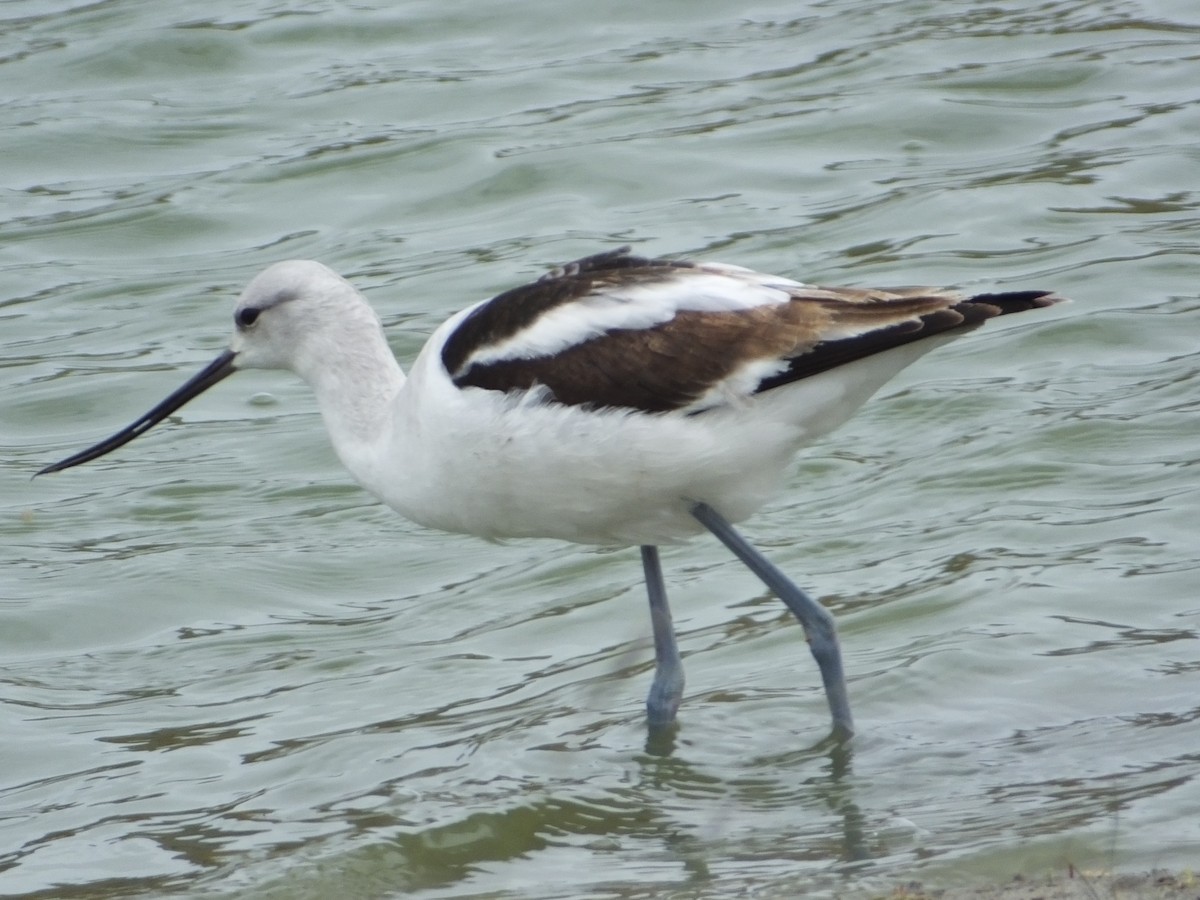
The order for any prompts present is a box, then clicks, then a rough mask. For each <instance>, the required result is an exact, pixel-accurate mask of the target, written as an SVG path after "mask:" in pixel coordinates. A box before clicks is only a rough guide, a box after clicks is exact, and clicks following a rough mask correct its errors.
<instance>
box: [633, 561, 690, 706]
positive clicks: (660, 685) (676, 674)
mask: <svg viewBox="0 0 1200 900" xmlns="http://www.w3.org/2000/svg"><path fill="white" fill-rule="evenodd" d="M642 568H643V569H644V570H645V572H646V590H647V592H648V593H649V594H650V624H651V626H652V627H653V628H654V683H653V684H651V685H650V696H649V697H647V698H646V719H647V721H649V723H650V727H651V728H665V727H666V726H668V725H670V724H671V723H672V722H674V721H675V713H676V711H677V710H678V709H679V701H680V699H682V697H683V661H682V660H681V659H680V658H679V647H678V646H677V645H676V644H675V626H674V625H673V624H672V622H671V608H670V607H669V606H668V605H667V588H666V585H665V584H664V583H663V574H662V564H661V563H659V561H658V548H657V547H652V546H649V545H646V546H643V547H642Z"/></svg>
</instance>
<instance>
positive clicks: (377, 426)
mask: <svg viewBox="0 0 1200 900" xmlns="http://www.w3.org/2000/svg"><path fill="white" fill-rule="evenodd" d="M355 331H356V333H355V334H354V335H353V338H354V340H353V341H351V342H347V343H345V344H338V343H329V344H326V345H325V348H326V349H330V348H332V347H342V348H345V349H344V350H342V351H341V352H339V353H337V354H336V356H334V357H333V358H332V359H331V358H328V357H326V358H325V359H323V360H321V361H320V364H319V365H312V366H306V367H305V369H306V370H307V371H302V372H300V374H301V377H303V378H304V380H305V381H307V382H308V383H309V385H310V386H311V387H312V389H313V391H314V393H316V395H317V406H318V407H319V408H320V410H321V416H322V418H323V419H324V420H325V428H326V430H327V431H328V432H329V438H330V440H331V441H332V443H333V449H334V451H335V452H336V453H337V455H338V458H339V459H340V460H341V461H342V464H343V465H344V466H345V467H346V468H347V469H348V470H349V471H350V474H351V475H353V476H354V477H355V479H356V480H357V481H358V482H359V483H360V484H362V485H363V486H364V487H366V488H368V490H373V489H374V488H373V484H375V483H377V477H378V473H377V470H378V469H379V467H380V463H381V462H382V456H383V454H384V451H385V449H386V446H387V444H388V441H389V438H390V436H391V434H392V430H393V417H394V415H395V398H396V396H397V394H399V392H400V390H401V389H402V388H403V387H404V383H405V377H404V372H403V371H402V370H401V368H400V364H399V363H398V362H396V357H395V356H394V355H393V353H392V351H391V348H390V347H388V345H387V341H386V340H384V337H383V332H382V331H381V330H380V329H379V328H378V326H376V327H375V328H370V329H361V328H360V329H355Z"/></svg>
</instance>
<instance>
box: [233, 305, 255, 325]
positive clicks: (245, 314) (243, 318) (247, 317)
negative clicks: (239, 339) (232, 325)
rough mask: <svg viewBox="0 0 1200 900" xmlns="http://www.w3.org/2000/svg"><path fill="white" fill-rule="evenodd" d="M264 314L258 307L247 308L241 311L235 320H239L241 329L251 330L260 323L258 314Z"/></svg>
mask: <svg viewBox="0 0 1200 900" xmlns="http://www.w3.org/2000/svg"><path fill="white" fill-rule="evenodd" d="M260 312H262V310H261V309H259V308H258V307H257V306H247V307H245V308H244V309H239V310H238V311H237V315H236V316H234V318H235V319H236V320H237V324H238V327H239V328H249V327H250V326H251V325H253V324H254V323H255V322H257V321H258V314H259V313H260Z"/></svg>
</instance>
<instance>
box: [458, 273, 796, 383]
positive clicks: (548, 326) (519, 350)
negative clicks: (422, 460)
mask: <svg viewBox="0 0 1200 900" xmlns="http://www.w3.org/2000/svg"><path fill="white" fill-rule="evenodd" d="M738 274H740V273H738ZM731 276H733V277H731ZM776 284H778V282H776ZM788 299H789V294H788V292H787V290H786V288H785V287H784V286H783V285H779V286H778V287H777V286H775V284H764V283H762V282H760V281H752V280H750V279H747V278H744V277H736V276H734V273H732V272H731V273H730V274H724V273H717V272H705V271H703V270H697V269H687V270H683V271H681V273H680V274H679V276H678V277H675V278H671V279H667V280H662V281H655V282H652V283H649V284H645V285H627V284H626V285H621V286H620V287H619V288H616V289H612V290H604V289H601V290H600V291H596V292H594V293H591V294H589V295H587V296H586V297H583V298H581V299H579V300H576V301H574V302H572V303H566V304H563V305H561V306H556V307H554V308H552V309H550V310H548V311H547V312H546V313H545V314H544V315H542V316H539V317H538V318H537V319H536V320H535V321H534V322H533V323H532V324H531V325H530V326H529V327H527V328H525V329H522V330H521V331H519V332H517V333H516V334H514V335H511V336H509V337H506V338H504V339H503V340H501V341H499V342H497V343H494V344H485V345H484V346H481V347H479V348H478V349H476V350H475V351H474V352H473V353H472V354H471V355H470V356H468V357H467V359H466V360H465V361H464V362H463V365H462V366H461V368H460V371H461V372H465V371H467V370H468V369H470V368H471V367H472V366H474V365H489V364H491V363H496V362H500V361H502V360H507V359H531V358H534V357H542V356H554V355H556V354H558V353H561V352H563V351H564V350H567V349H569V348H571V347H574V346H575V345H577V344H582V343H584V342H585V341H587V340H590V339H591V338H594V337H597V336H599V335H601V334H604V333H605V332H607V331H613V330H637V329H646V328H652V327H654V326H655V325H659V324H662V323H663V322H669V321H670V320H671V319H673V318H674V317H675V314H676V313H678V312H681V311H684V310H687V311H692V312H732V311H736V310H741V309H752V308H754V307H757V306H769V305H777V304H781V303H786V302H788Z"/></svg>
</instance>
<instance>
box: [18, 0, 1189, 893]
mask: <svg viewBox="0 0 1200 900" xmlns="http://www.w3.org/2000/svg"><path fill="white" fill-rule="evenodd" d="M735 8H736V12H734V11H733V10H734V9H735ZM1198 41H1200V13H1198V12H1197V11H1196V9H1195V4H1194V3H1193V2H1191V0H1186V2H1185V0H1175V2H1153V0H1140V2H1139V0H1109V2H1095V0H1086V2H1085V0H1062V2H1053V0H1051V2H1042V3H1036V4H1032V3H1017V2H999V3H988V4H982V3H975V2H968V0H942V2H893V3H879V2H866V0H829V2H822V3H816V4H812V5H807V6H804V5H797V4H784V3H779V2H775V3H772V2H765V3H757V4H750V5H745V4H743V5H740V6H736V7H735V6H733V5H730V4H726V3H716V2H707V0H705V2H688V3H683V2H678V0H668V2H661V3H653V4H651V3H636V4H635V3H613V4H587V5H584V4H573V3H516V4H473V5H471V6H470V8H469V12H468V11H466V10H465V9H463V8H457V7H455V6H454V5H452V4H443V3H417V2H414V3H404V4H385V3H380V4H374V5H371V4H354V5H350V4H339V3H333V2H328V3H319V2H312V3H294V4H279V3H267V2H263V0H241V2H238V0H211V2H209V3H206V4H188V3H184V4H168V3H160V2H153V0H142V2H135V0H114V2H97V3H88V4H72V3H70V2H33V0H28V2H26V0H10V2H8V3H5V4H3V5H0V79H2V81H0V84H2V88H0V191H2V197H3V203H2V205H0V275H2V278H0V348H2V352H0V360H2V363H3V369H2V371H3V377H2V378H0V423H2V425H0V442H2V444H3V452H2V453H0V536H2V539H0V548H2V550H0V552H2V553H3V556H2V557H0V734H3V736H4V737H3V741H2V742H0V894H3V895H5V896H39V897H51V896H53V897H87V898H97V897H150V896H156V897H157V896H167V895H186V896H197V897H199V896H212V897H239V898H242V897H255V898H258V897H263V898H267V897H279V898H308V897H312V898H325V897H355V898H368V897H389V896H401V895H413V896H420V897H429V898H434V897H456V898H468V897H470V898H484V897H487V898H514V900H515V898H542V897H545V898H551V897H554V898H560V897H588V898H618V897H620V898H636V897H656V898H657V897H689V898H693V897H695V898H725V897H730V896H755V897H794V896H797V895H800V894H808V895H821V894H829V893H834V892H845V891H851V892H853V891H857V890H880V891H886V890H888V889H889V888H890V886H891V885H892V884H895V883H897V882H898V881H903V880H908V879H910V878H913V877H921V878H925V879H927V880H933V881H940V882H942V883H971V882H974V881H977V880H985V879H990V878H1007V877H1010V876H1011V875H1012V874H1014V873H1028V874H1032V873H1037V872H1042V871H1046V870H1064V869H1065V868H1066V867H1067V866H1068V865H1074V866H1075V867H1077V868H1100V867H1105V868H1108V867H1112V868H1132V869H1145V868H1149V867H1151V866H1158V865H1162V866H1176V867H1188V866H1193V867H1194V866H1196V865H1197V864H1198V863H1200V789H1198V787H1197V784H1196V778H1197V776H1200V752H1198V749H1197V748H1198V747H1200V740H1198V734H1200V732H1198V731H1197V727H1198V726H1197V720H1198V719H1200V643H1197V629H1198V628H1200V601H1198V600H1197V595H1198V593H1200V592H1198V588H1200V550H1198V541H1197V537H1196V535H1197V527H1196V524H1195V523H1196V508H1197V505H1198V504H1197V500H1198V493H1200V490H1198V487H1197V478H1196V474H1195V473H1196V469H1195V465H1194V464H1195V462H1196V460H1197V459H1198V458H1200V453H1198V448H1200V440H1198V439H1197V438H1198V435H1200V429H1198V428H1197V413H1198V410H1197V399H1196V398H1197V396H1200V355H1198V352H1200V302H1198V301H1197V290H1196V271H1197V263H1198V260H1197V253H1198V247H1200V212H1198V206H1200V194H1198V193H1197V172H1198V171H1200V168H1198V166H1200V150H1198V149H1197V147H1198V146H1200V109H1198V105H1200V89H1198V88H1197V85H1200V49H1198V47H1200V42H1198ZM625 242H633V243H635V244H636V245H637V247H638V249H639V251H642V252H647V253H664V254H666V253H674V254H685V255H693V256H699V257H710V258H715V259H720V260H723V261H728V262H734V263H740V264H743V265H749V266H753V267H756V268H760V269H765V270H767V271H774V272H778V273H780V274H783V275H788V276H791V277H796V278H801V279H805V280H811V281H818V282H820V281H824V282H841V283H860V284H869V283H879V284H911V283H921V282H932V283H938V284H943V283H944V284H959V285H964V286H967V287H972V288H978V289H981V290H983V289H990V288H991V287H993V286H997V285H999V286H1007V287H1017V286H1025V287H1038V288H1051V289H1055V290H1058V291H1059V292H1061V293H1063V294H1066V295H1068V296H1070V297H1072V298H1073V299H1074V300H1075V302H1074V303H1073V304H1070V305H1068V306H1063V307H1057V308H1055V309H1054V310H1051V311H1047V312H1045V313H1040V314H1038V315H1032V314H1031V315H1030V316H1028V317H1024V316H1023V317H1020V319H1019V320H1018V319H1013V320H1005V322H1004V323H999V324H993V327H990V328H988V329H986V330H985V331H982V332H979V333H977V334H974V335H971V336H969V337H967V338H965V339H964V340H962V341H959V342H957V343H955V344H954V345H952V346H950V347H947V348H944V349H942V350H939V351H938V352H936V353H935V354H933V355H931V356H929V357H926V358H925V359H924V360H923V361H922V362H921V363H919V364H918V365H917V366H915V367H913V368H912V369H910V370H908V371H907V372H906V373H904V375H903V376H902V377H901V378H899V379H897V380H896V381H895V382H894V383H893V384H892V385H890V386H889V387H888V388H887V389H885V390H884V391H883V392H882V394H881V396H880V398H878V399H877V400H876V401H874V402H873V403H872V404H870V405H869V406H868V407H866V408H865V409H864V410H863V411H862V412H861V413H860V414H859V415H858V416H857V417H856V418H855V419H854V420H853V421H852V422H851V423H850V424H849V425H847V426H846V427H845V428H843V429H842V430H840V431H839V432H837V433H836V434H835V435H833V436H831V437H830V438H827V439H826V440H825V441H824V442H822V443H821V444H820V445H818V446H815V447H813V448H811V449H810V450H809V451H808V452H806V453H805V454H803V455H802V457H801V458H800V460H799V462H798V466H797V470H796V474H795V476H794V478H793V481H792V484H791V486H790V487H789V489H788V490H787V491H786V492H785V493H784V494H782V495H781V496H780V497H779V499H778V500H777V502H775V503H774V504H773V505H772V506H771V507H770V508H769V509H767V510H766V511H764V512H763V513H762V514H760V515H759V516H757V517H755V518H754V519H753V520H751V521H750V522H748V523H747V524H746V526H745V531H746V532H747V533H748V534H749V535H750V536H751V537H752V538H753V539H755V540H756V541H757V542H758V543H759V544H760V545H761V546H762V547H763V548H764V549H765V550H766V551H767V552H768V553H769V554H770V555H771V557H772V558H773V559H775V560H776V561H777V562H779V563H780V565H782V566H783V567H784V568H785V569H786V570H787V571H789V572H790V573H791V574H793V575H794V576H795V577H796V578H797V580H798V581H800V582H801V583H803V584H805V585H807V586H809V587H811V588H812V589H813V590H814V591H815V592H816V593H818V594H819V595H820V596H822V597H823V598H824V599H825V600H826V602H827V603H828V605H829V606H830V608H831V609H832V610H833V611H834V612H835V613H836V615H837V618H838V621H839V625H840V628H841V633H842V639H843V643H844V650H845V654H846V665H847V670H848V673H849V677H850V690H851V697H852V701H853V703H854V709H855V714H856V717H857V721H858V725H859V729H860V734H859V736H858V737H857V738H856V739H855V741H854V743H853V745H852V748H851V749H850V751H849V752H844V753H838V752H831V751H830V750H829V749H828V748H826V747H820V746H815V745H816V744H817V742H818V741H819V739H820V738H821V737H822V736H823V735H824V733H825V729H826V727H827V711H826V709H825V706H824V699H823V697H822V694H821V692H820V688H819V679H818V677H817V673H816V671H815V667H814V665H813V664H812V661H811V659H810V657H809V655H808V653H807V651H806V649H805V647H804V644H803V640H802V637H801V634H800V631H799V629H798V628H797V627H796V626H795V625H794V624H793V623H792V622H790V621H789V619H788V616H787V614H786V613H785V611H784V610H783V608H782V606H781V605H780V604H779V603H778V602H777V601H776V600H774V599H773V598H772V597H770V596H767V595H765V594H764V592H763V590H762V589H761V587H760V586H759V585H758V583H757V582H756V581H755V580H754V579H753V577H752V576H750V575H749V574H748V573H747V572H745V571H744V570H743V569H742V568H741V567H740V566H739V565H737V564H736V563H735V562H734V561H733V560H732V559H731V558H729V557H728V555H727V554H726V553H725V552H724V551H722V550H721V549H720V548H719V547H718V546H716V545H715V542H713V541H698V542H696V543H694V544H692V545H690V546H687V547H683V548H678V549H674V550H670V551H668V552H666V553H665V554H664V562H665V564H666V567H667V577H668V588H669V590H670V592H671V594H672V597H673V599H674V605H675V614H676V620H677V625H678V628H679V631H680V640H681V647H682V650H683V653H684V656H685V663H686V665H687V669H688V675H689V682H688V689H687V694H686V698H685V702H684V706H683V710H682V712H681V723H682V728H681V730H680V732H679V734H678V736H677V739H676V741H675V744H674V746H673V747H672V748H669V752H662V751H663V748H660V747H656V748H649V750H648V748H647V747H646V742H645V730H644V725H643V720H642V716H643V708H642V703H643V697H644V693H645V690H646V689H647V687H648V684H649V676H650V668H649V667H650V659H651V649H650V646H649V641H648V634H649V623H648V618H647V613H646V609H645V600H644V593H643V588H642V585H641V571H640V565H639V561H638V558H637V553H636V551H631V550H626V551H597V550H589V549H580V548H575V547H571V546H565V545H559V544H553V543H538V542H517V543H513V544H510V545H507V546H493V545H489V544H485V543H482V542H479V541H475V540H472V539H469V538H464V537H457V536H446V535H442V534H436V533H431V532H427V531H425V530H423V529H420V528H418V527H416V526H413V525H410V524H408V523H406V522H404V521H403V520H401V519H400V518H399V517H397V516H395V515H394V514H392V513H390V512H389V511H387V510H385V509H382V508H380V507H379V506H377V505H375V504H374V503H373V502H372V501H371V500H370V498H369V497H367V496H366V495H364V494H363V493H362V492H360V491H359V490H358V489H356V488H355V487H354V486H353V485H352V484H351V483H350V481H349V479H348V477H347V476H346V475H345V474H344V473H343V472H342V471H341V469H340V468H339V466H338V465H337V463H336V461H335V460H334V458H333V456H332V453H331V451H330V450H329V448H328V446H327V443H326V440H325V437H324V434H323V433H322V429H321V424H320V421H319V419H318V417H317V415H316V412H315V409H314V405H313V401H312V399H311V397H310V396H309V395H308V393H307V391H306V389H305V388H303V386H302V385H300V384H299V383H297V382H295V381H294V380H293V379H291V378H289V377H288V376H286V375H282V374H263V373H253V374H245V375H242V376H239V377H238V378H235V379H233V380H231V381H229V382H226V383H224V384H223V385H222V386H221V387H220V388H218V389H216V390H214V391H212V392H211V393H210V394H208V395H206V397H205V398H204V399H203V400H201V401H198V402H196V403H195V404H193V405H191V406H189V407H187V408H186V409H184V410H183V411H182V412H181V413H180V414H179V415H178V416H177V417H176V418H175V419H174V422H173V424H168V425H164V426H162V427H160V429H158V430H157V431H156V432H155V433H154V434H152V435H149V436H147V437H145V438H143V439H141V440H139V441H138V442H137V443H135V444H133V445H131V446H130V447H128V448H125V449H124V450H122V451H121V452H120V453H118V454H115V455H113V456H110V457H106V458H105V459H104V460H102V461H100V462H97V463H94V464H92V465H91V466H88V467H85V468H82V469H78V470H73V471H71V472H68V473H64V474H62V475H58V476H54V477H48V478H40V479H37V480H36V481H31V480H30V477H29V476H30V475H31V474H32V472H34V471H36V470H37V469H38V468H40V467H41V466H43V465H45V464H47V463H49V462H52V461H54V460H56V459H58V458H60V457H62V456H63V455H65V454H66V453H68V452H70V451H73V450H75V449H79V448H80V447H82V446H85V445H87V444H89V443H91V442H93V441H95V440H97V439H99V438H101V437H104V436H106V435H107V434H109V433H111V432H112V431H113V430H115V429H116V428H117V427H119V426H122V425H124V424H126V423H127V422H128V421H130V420H131V419H132V418H133V417H135V416H136V415H138V414H140V413H141V412H143V411H144V410H145V409H147V408H148V407H149V406H150V405H151V404H153V403H154V402H156V401H157V400H158V399H160V398H161V397H162V396H164V395H165V394H166V393H167V392H168V391H169V390H171V389H173V388H174V387H176V386H177V385H178V384H179V383H181V382H182V381H183V380H184V378H186V377H187V376H189V375H190V374H192V372H193V371H195V370H196V369H198V368H199V366H200V365H202V364H203V363H205V362H207V361H208V359H209V358H211V356H212V355H214V354H215V352H217V350H218V349H219V348H221V347H223V346H224V343H225V341H226V338H227V332H228V329H229V326H230V322H229V311H230V309H231V306H232V299H233V297H234V296H235V295H236V293H237V291H238V290H239V289H240V286H241V285H242V284H243V283H244V282H245V281H246V280H247V279H248V278H249V277H250V276H251V275H252V274H253V273H255V272H256V271H257V270H259V269H260V268H262V267H264V266H265V265H267V264H268V263H269V262H272V261H274V260H277V259H281V258H286V257H313V258H317V259H321V260H322V261H324V262H326V263H327V264H329V265H331V266H333V267H334V268H335V269H337V270H338V271H340V272H342V273H343V274H345V275H346V276H347V277H349V278H351V279H352V280H353V281H354V282H355V283H356V284H357V285H359V286H360V287H361V288H362V289H363V290H364V291H365V292H366V293H367V295H368V296H369V297H370V298H371V300H372V301H373V302H374V303H375V304H376V306H377V307H378V309H379V310H380V312H381V314H382V315H383V317H384V319H385V321H386V322H387V323H388V325H389V334H390V336H391V340H392V343H393V346H394V348H395V349H396V352H397V354H398V355H399V356H400V357H401V358H402V359H403V360H405V361H408V360H411V358H412V357H413V355H414V354H415V353H416V351H417V350H418V349H419V347H420V346H421V343H422V342H423V340H424V338H425V336H426V335H427V334H428V333H429V332H430V331H431V330H432V329H433V328H434V327H435V326H436V324H437V323H439V322H440V321H441V320H442V319H444V318H445V317H446V316H447V315H449V314H450V313H451V312H453V311H455V310H457V309H459V308H461V307H462V306H464V305H466V304H467V303H470V302H473V301H475V300H477V299H479V298H481V297H484V296H487V295H488V294H489V293H493V292H495V291H497V290H500V289H503V288H505V287H510V286H512V285H514V284H517V283H519V282H520V281H522V280H524V279H527V278H529V277H531V276H534V275H536V274H538V273H539V272H540V271H542V270H543V269H544V268H545V267H547V266H550V265H553V264H555V263H558V262H562V261H564V260H567V259H571V258H573V257H576V256H579V255H582V254H584V253H588V252H594V251H596V250H599V249H605V248H609V247H612V246H614V245H615V244H618V243H625ZM650 750H654V751H657V752H650Z"/></svg>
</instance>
